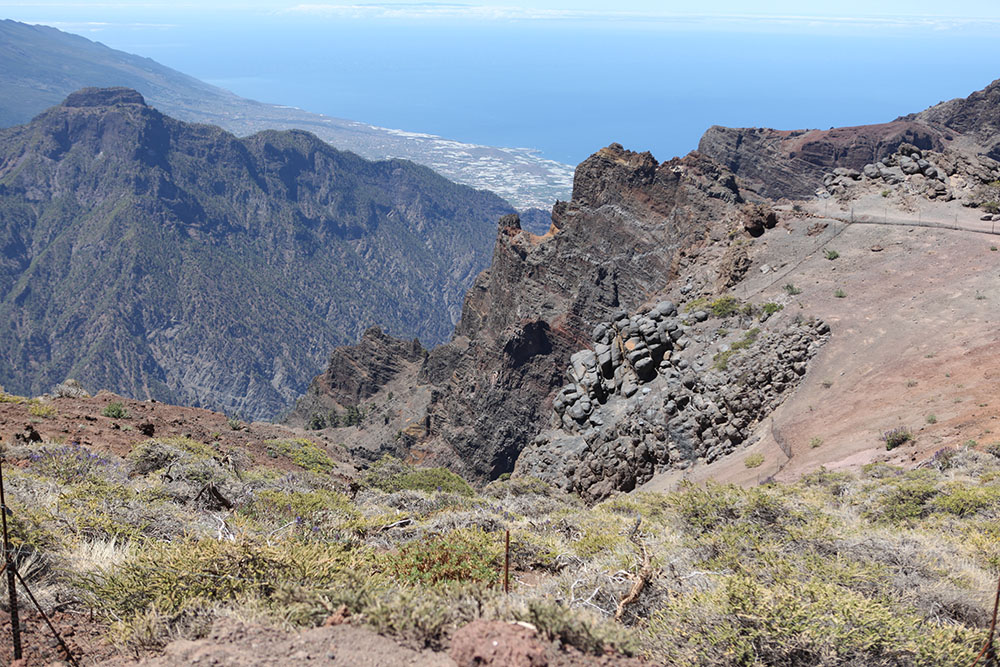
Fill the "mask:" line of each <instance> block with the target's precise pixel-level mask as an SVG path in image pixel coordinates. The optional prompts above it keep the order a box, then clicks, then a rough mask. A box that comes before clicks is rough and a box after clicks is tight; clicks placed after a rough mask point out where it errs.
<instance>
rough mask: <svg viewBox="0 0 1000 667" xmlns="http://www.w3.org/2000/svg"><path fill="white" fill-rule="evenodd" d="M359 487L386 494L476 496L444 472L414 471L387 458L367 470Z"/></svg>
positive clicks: (466, 484)
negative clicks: (362, 485)
mask: <svg viewBox="0 0 1000 667" xmlns="http://www.w3.org/2000/svg"><path fill="white" fill-rule="evenodd" d="M362 483H363V484H364V485H365V486H369V487H372V488H376V489H379V490H382V491H385V492H387V493H395V492H396V491H422V492H424V493H435V492H441V493H456V494H459V495H462V496H469V497H471V496H474V495H476V494H475V491H473V490H472V487H471V486H469V484H468V482H466V481H465V480H464V479H462V478H461V477H459V476H458V475H456V474H455V473H453V472H452V471H450V470H448V469H447V468H414V467H413V466H410V465H407V464H405V463H403V462H402V461H400V460H399V459H395V458H393V457H391V456H384V457H382V459H380V460H379V461H378V462H376V463H375V464H374V465H373V466H372V467H371V468H369V469H368V471H367V473H366V474H365V477H364V478H363V480H362Z"/></svg>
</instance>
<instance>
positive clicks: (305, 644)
mask: <svg viewBox="0 0 1000 667" xmlns="http://www.w3.org/2000/svg"><path fill="white" fill-rule="evenodd" d="M336 620H337V621H338V622H335V623H333V624H327V625H324V626H322V627H318V628H312V629H310V630H304V631H302V632H299V633H286V632H282V631H279V630H273V629H269V628H264V627H260V626H256V625H250V624H245V623H242V622H239V621H235V620H222V621H220V622H218V623H216V625H215V626H214V627H213V629H212V631H211V633H210V635H209V636H208V637H207V638H205V639H201V640H198V641H183V640H181V641H176V642H174V643H172V644H170V645H169V646H167V649H166V651H164V653H163V654H162V655H159V656H156V657H151V658H145V659H140V660H137V661H136V660H130V659H127V658H124V657H118V658H114V659H111V660H107V661H105V662H102V663H99V664H102V665H105V666H106V667H126V666H129V667H131V666H142V667H181V666H187V665H206V666H208V665H212V666H217V667H265V666H270V665H293V666H296V665H303V666H304V665H330V667H388V666H392V667H395V666H397V665H399V666H403V665H410V666H413V667H570V666H571V665H576V666H582V667H612V666H614V665H620V666H622V667H642V665H644V664H646V663H644V662H641V661H639V660H636V659H630V658H624V657H621V656H615V655H601V656H594V655H585V654H582V653H579V652H578V651H576V650H574V649H569V650H564V649H561V648H559V647H558V646H557V645H556V644H555V643H553V642H549V641H545V640H543V639H542V638H540V637H539V635H538V633H537V631H536V630H535V629H534V628H532V627H531V626H528V625H527V624H524V625H521V624H516V623H503V622H499V621H474V622H472V623H470V624H468V625H467V626H465V627H464V628H461V629H459V630H458V631H457V632H456V633H455V636H454V637H453V638H452V643H451V647H450V648H449V649H448V650H447V651H444V650H442V651H434V650H431V649H428V648H417V647H409V646H403V645H401V644H399V643H397V642H395V641H393V640H392V639H389V638H387V637H383V636H381V635H379V634H377V633H375V632H373V631H372V630H369V629H367V628H364V627H360V626H356V625H352V624H350V623H340V622H339V619H336Z"/></svg>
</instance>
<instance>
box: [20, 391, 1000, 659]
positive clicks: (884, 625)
mask: <svg viewBox="0 0 1000 667" xmlns="http://www.w3.org/2000/svg"><path fill="white" fill-rule="evenodd" d="M4 400H6V401H8V402H9V401H16V400H18V399H16V398H15V397H10V396H6V398H5V399H4ZM62 400H63V399H56V400H53V401H39V400H35V401H30V402H26V403H22V404H21V405H20V406H18V409H20V410H24V411H25V412H26V413H27V412H28V411H31V414H32V415H48V416H35V417H32V418H33V419H35V420H37V421H40V422H41V421H44V420H46V419H53V418H55V416H56V415H58V414H59V413H60V410H63V409H64V408H63V407H61V406H62V405H63V404H62V403H61V401H62ZM99 405H100V403H95V410H96V409H98V406H99ZM118 421H119V424H120V426H121V427H122V428H126V427H129V426H130V424H129V421H128V420H126V419H119V420H118ZM256 448H259V449H261V450H262V451H266V452H267V454H266V456H265V458H264V459H263V464H261V463H258V464H253V463H252V459H250V458H249V457H246V456H242V455H241V451H243V450H242V449H233V448H229V447H227V446H224V445H220V444H219V443H218V442H200V441H196V440H192V439H185V438H176V437H173V438H158V437H153V438H150V439H148V440H146V441H144V442H142V443H141V444H139V445H138V446H136V447H135V448H134V449H133V450H132V451H131V452H130V453H128V454H127V455H126V456H124V457H118V456H115V455H113V454H110V453H100V452H96V451H94V450H91V449H88V448H84V447H80V446H74V445H72V444H69V443H59V442H45V441H42V442H28V441H26V440H23V441H21V442H19V443H17V444H10V443H9V444H8V446H7V447H6V450H5V452H4V453H5V456H6V460H7V462H8V463H7V465H6V466H5V468H6V482H7V489H8V503H9V504H10V506H11V509H12V512H13V514H12V518H11V520H12V523H13V526H14V534H15V536H16V542H17V544H18V558H19V561H20V562H21V563H22V567H23V568H24V569H25V571H30V573H31V574H30V575H29V577H30V578H29V582H30V583H31V584H32V585H33V586H34V587H35V590H36V591H38V592H40V593H41V596H42V598H43V600H47V601H49V602H50V603H51V601H53V600H56V599H59V600H62V601H66V600H76V602H75V603H74V604H75V607H76V608H78V609H84V610H85V609H92V610H93V612H94V614H95V615H96V618H97V619H99V620H100V621H102V622H103V623H104V624H105V627H106V631H107V633H108V636H109V637H110V638H111V639H112V640H113V641H114V642H116V644H117V645H118V646H121V647H131V648H138V649H148V648H156V647H160V646H162V645H164V643H165V642H167V641H170V640H171V639H173V638H175V637H177V636H186V637H197V636H202V635H204V634H205V633H207V632H208V629H209V627H210V626H211V624H212V623H213V622H214V621H215V620H216V619H218V618H220V617H224V616H229V617H234V616H235V617H237V618H242V619H254V620H255V621H256V622H262V623H265V624H270V625H276V626H278V627H291V626H296V627H302V626H313V625H318V624H320V623H322V622H323V621H324V620H326V619H328V618H329V617H331V615H333V614H337V615H339V616H338V617H342V618H348V619H350V620H349V622H351V623H356V624H361V625H368V626H372V627H374V628H376V629H377V630H379V631H380V632H382V633H384V634H387V635H389V636H392V637H395V638H397V639H399V640H401V641H409V642H411V643H414V642H415V643H418V644H423V645H427V646H430V647H433V648H436V649H445V648H447V647H448V646H449V643H450V642H451V637H452V636H453V634H454V632H455V631H456V630H457V629H458V628H460V627H462V626H463V625H465V624H467V623H468V622H470V621H472V620H474V619H477V618H487V619H502V620H521V621H526V622H529V623H531V624H533V625H534V626H535V627H536V628H537V629H538V631H539V633H540V634H541V635H542V636H546V637H549V638H551V639H554V640H556V641H558V642H561V643H562V644H564V645H571V646H574V647H576V648H577V649H579V650H581V651H583V652H584V653H588V652H589V653H597V654H602V653H603V652H604V651H605V650H606V649H607V648H608V647H614V649H615V650H616V651H618V652H620V653H626V654H635V655H639V656H647V657H648V658H650V659H651V660H652V661H653V662H654V663H655V664H679V665H748V664H768V665H844V664H849V665H963V666H964V665H968V664H969V663H970V662H971V661H972V658H973V657H974V656H975V654H976V653H977V652H978V650H979V648H980V646H981V645H982V642H983V640H984V638H985V635H986V626H987V625H988V622H989V610H990V606H991V603H992V591H993V589H994V585H995V578H996V571H997V567H998V566H1000V548H998V546H997V545H998V542H997V528H996V526H997V522H996V520H997V516H998V511H1000V450H998V449H997V447H996V446H984V447H983V446H978V445H976V446H971V444H969V445H966V446H962V447H959V448H949V449H945V450H942V451H941V452H939V453H938V455H936V456H935V457H934V458H933V459H931V460H929V461H927V462H926V464H924V465H922V466H921V467H920V468H918V469H916V470H911V471H904V470H902V469H898V468H893V467H889V466H886V465H883V464H877V465H873V466H869V467H867V468H865V469H864V470H863V471H861V472H860V473H858V474H849V473H839V472H838V473H835V472H824V471H820V472H817V473H815V474H812V475H809V476H807V477H806V478H804V479H802V480H801V481H800V482H798V483H796V484H792V485H778V484H774V485H765V486H761V487H758V488H754V489H742V488H738V487H732V486H719V485H708V486H707V487H695V486H688V487H685V488H682V489H680V490H679V491H677V492H674V493H669V494H663V495H660V494H642V493H640V494H635V495H629V496H619V497H617V498H614V499H611V500H607V501H605V502H602V503H600V504H598V505H596V506H592V507H588V506H586V505H585V504H584V503H583V502H581V501H580V500H579V499H578V498H575V497H573V496H567V495H563V494H561V493H559V492H557V491H555V490H553V489H552V488H550V487H548V486H546V485H544V484H543V483H541V482H538V481H535V480H530V479H511V480H500V481H496V482H493V483H491V484H489V485H487V486H486V487H484V488H481V489H473V488H471V487H470V486H469V485H468V484H467V483H466V482H464V481H463V480H461V479H460V478H458V477H457V476H455V475H454V474H453V473H450V472H447V471H444V470H441V469H422V470H418V469H413V468H411V467H409V466H407V465H405V464H403V463H400V462H398V461H395V460H393V459H384V460H382V461H380V462H379V463H378V464H376V465H374V466H373V467H371V468H370V469H369V470H368V471H366V472H364V473H363V474H361V475H360V477H359V479H358V481H357V482H356V483H354V484H353V485H347V484H346V483H345V482H344V481H341V480H342V479H343V478H342V477H339V476H331V475H330V472H331V471H332V470H333V469H334V463H333V460H334V459H333V458H331V454H334V458H336V452H334V451H333V450H331V449H328V448H325V447H322V446H320V445H319V444H318V443H316V442H312V441H309V440H304V439H296V438H285V439H277V440H271V441H266V442H260V443H254V446H253V447H251V450H254V451H256ZM269 461H270V463H268V462H269ZM206 489H208V490H209V491H206ZM508 529H509V530H510V543H511V551H510V558H511V570H512V574H511V581H512V583H511V592H510V594H509V595H505V594H504V593H503V591H502V587H501V580H502V572H503V562H504V536H505V531H506V530H508Z"/></svg>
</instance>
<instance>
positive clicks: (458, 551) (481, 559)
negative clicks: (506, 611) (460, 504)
mask: <svg viewBox="0 0 1000 667" xmlns="http://www.w3.org/2000/svg"><path fill="white" fill-rule="evenodd" d="M502 554H503V548H502V536H501V534H500V533H494V534H490V533H485V532H483V531H481V530H478V529H460V530H455V531H452V532H450V533H448V534H447V535H442V536H440V537H434V538H430V539H424V540H419V541H414V542H410V543H409V544H404V545H403V546H402V547H400V548H399V550H398V552H395V553H392V552H390V553H388V554H386V556H385V567H386V571H387V572H388V573H389V574H390V575H391V576H393V577H394V578H395V579H397V580H398V581H402V582H404V583H410V584H423V585H434V584H439V583H468V582H478V583H482V584H486V585H488V586H495V585H497V584H498V583H499V582H500V578H501V575H500V572H501V570H502V565H501V563H502Z"/></svg>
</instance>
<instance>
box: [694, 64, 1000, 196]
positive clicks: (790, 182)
mask: <svg viewBox="0 0 1000 667" xmlns="http://www.w3.org/2000/svg"><path fill="white" fill-rule="evenodd" d="M903 144H910V145H911V146H915V147H916V148H919V149H921V150H932V151H941V150H943V149H944V148H945V147H947V146H950V145H955V146H956V147H958V148H960V149H962V150H963V151H965V152H968V153H973V154H975V153H984V154H986V155H987V156H989V157H991V158H993V159H994V160H1000V79H998V80H997V81H994V82H993V83H991V84H990V85H989V86H987V87H986V88H984V89H983V90H980V91H977V92H975V93H972V94H971V95H969V96H968V97H965V98H959V99H954V100H950V101H948V102H942V103H940V104H937V105H935V106H933V107H930V108H929V109H925V110H924V111H921V112H919V113H914V114H910V115H908V116H902V117H900V118H897V119H896V120H894V121H892V122H891V123H882V124H877V125H859V126H856V127H838V128H833V129H830V130H792V131H785V130H772V129H768V128H732V127H720V126H718V125H716V126H713V127H711V128H709V130H708V131H707V132H705V134H704V136H703V137H702V138H701V141H700V142H699V143H698V151H699V152H700V153H703V154H704V155H707V156H709V157H711V158H713V159H715V160H716V161H718V162H719V163H721V164H723V165H725V167H726V168H727V169H730V170H731V171H732V172H733V173H735V174H736V175H737V176H738V177H739V178H740V179H741V180H742V181H743V182H744V184H745V185H746V186H747V187H748V188H750V189H752V190H755V191H756V192H758V193H760V194H762V195H764V196H765V197H771V198H774V199H778V198H780V197H788V198H790V199H807V198H809V197H812V196H813V194H814V193H815V191H816V189H817V188H819V187H820V186H821V185H823V176H824V175H826V174H827V173H829V172H832V171H833V170H834V169H836V168H845V169H855V170H859V171H860V170H861V169H862V168H864V166H865V165H866V164H875V163H877V162H879V161H880V160H882V159H883V158H888V157H890V156H891V155H893V154H895V153H896V152H897V151H898V150H899V148H900V146H902V145H903Z"/></svg>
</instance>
